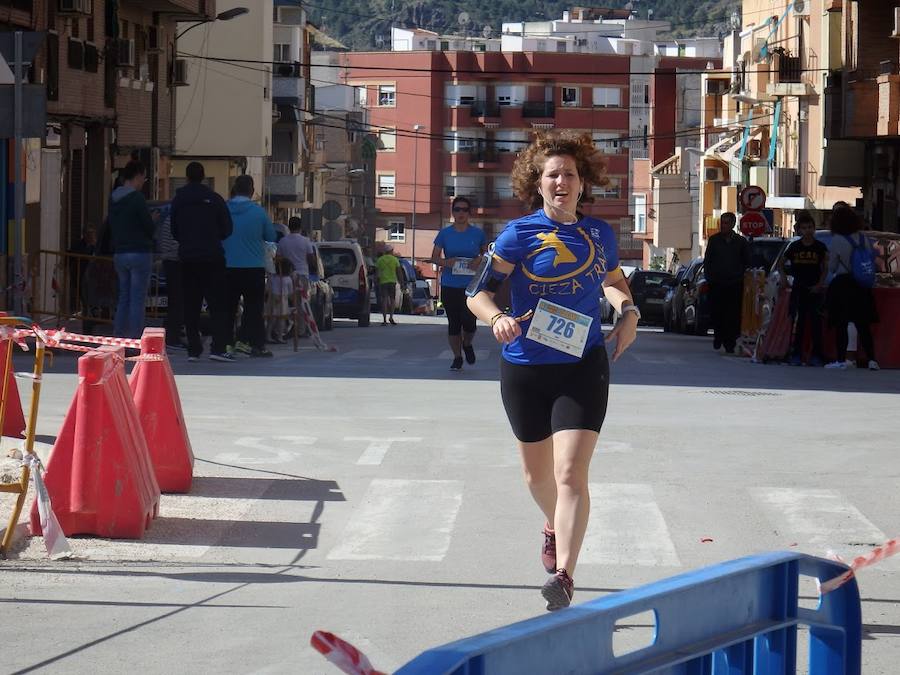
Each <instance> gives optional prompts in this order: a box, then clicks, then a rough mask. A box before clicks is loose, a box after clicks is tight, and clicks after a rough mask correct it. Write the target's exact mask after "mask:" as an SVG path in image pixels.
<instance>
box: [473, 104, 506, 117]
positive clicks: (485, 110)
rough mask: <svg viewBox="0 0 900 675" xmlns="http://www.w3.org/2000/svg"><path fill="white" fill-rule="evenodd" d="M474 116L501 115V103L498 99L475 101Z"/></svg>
mask: <svg viewBox="0 0 900 675" xmlns="http://www.w3.org/2000/svg"><path fill="white" fill-rule="evenodd" d="M472 117H480V118H489V117H490V118H494V117H500V105H499V104H498V103H497V102H496V101H473V102H472Z"/></svg>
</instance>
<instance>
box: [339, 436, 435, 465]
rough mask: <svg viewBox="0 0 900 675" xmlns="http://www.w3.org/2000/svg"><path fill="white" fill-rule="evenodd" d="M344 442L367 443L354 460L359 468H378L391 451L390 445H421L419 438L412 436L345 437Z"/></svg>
mask: <svg viewBox="0 0 900 675" xmlns="http://www.w3.org/2000/svg"><path fill="white" fill-rule="evenodd" d="M344 440H345V441H349V442H354V441H363V442H368V444H369V445H368V446H367V447H366V449H365V450H364V451H363V454H362V455H360V458H359V459H358V460H356V463H357V464H358V465H360V466H378V465H379V464H381V462H382V460H383V459H384V456H385V455H386V454H387V451H388V450H390V449H391V445H392V444H394V443H421V442H422V439H421V438H419V437H412V436H404V437H402V438H372V437H371V436H347V437H346V438H344Z"/></svg>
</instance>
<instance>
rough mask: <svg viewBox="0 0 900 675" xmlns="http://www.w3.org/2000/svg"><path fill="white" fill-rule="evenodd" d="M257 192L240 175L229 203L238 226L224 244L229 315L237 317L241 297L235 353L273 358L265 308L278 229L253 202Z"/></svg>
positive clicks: (229, 208) (247, 179)
mask: <svg viewBox="0 0 900 675" xmlns="http://www.w3.org/2000/svg"><path fill="white" fill-rule="evenodd" d="M253 193H254V185H253V178H251V177H250V176H247V175H243V176H238V177H237V179H236V180H235V181H234V187H232V188H231V199H229V200H228V211H229V212H230V213H231V220H232V222H233V223H234V231H233V232H232V234H231V236H230V237H228V239H226V240H225V241H224V242H223V246H224V248H225V265H226V267H227V270H226V279H227V282H228V301H229V311H230V315H229V316H231V317H235V316H236V314H237V309H238V305H239V303H240V300H241V297H242V296H243V298H244V311H243V314H242V315H241V326H240V329H239V330H238V333H237V336H236V337H237V339H236V340H235V341H233V342H231V343H230V344H232V345H233V349H234V351H237V352H240V353H243V354H249V355H250V356H272V352H270V351H269V350H268V349H266V328H265V320H264V318H263V307H264V303H265V295H266V247H265V242H274V241H275V238H276V237H275V227H274V226H273V225H272V221H271V220H269V216H267V215H266V212H265V211H264V210H263V208H262V207H261V206H260V205H259V204H256V203H254V202H253V201H251V198H252V197H253Z"/></svg>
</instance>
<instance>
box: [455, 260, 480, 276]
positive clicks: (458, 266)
mask: <svg viewBox="0 0 900 675" xmlns="http://www.w3.org/2000/svg"><path fill="white" fill-rule="evenodd" d="M471 262H472V259H471V258H457V259H456V262H454V263H453V274H464V275H466V276H470V277H471V276H474V275H475V270H473V269H471V268H470V267H469V264H470V263H471Z"/></svg>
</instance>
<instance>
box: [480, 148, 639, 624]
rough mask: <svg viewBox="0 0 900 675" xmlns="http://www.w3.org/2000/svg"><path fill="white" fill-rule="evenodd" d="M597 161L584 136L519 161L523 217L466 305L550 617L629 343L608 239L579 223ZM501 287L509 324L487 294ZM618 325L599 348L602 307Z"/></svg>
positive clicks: (515, 177)
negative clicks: (484, 331) (517, 459)
mask: <svg viewBox="0 0 900 675" xmlns="http://www.w3.org/2000/svg"><path fill="white" fill-rule="evenodd" d="M605 171H606V163H605V161H604V159H603V156H602V155H601V153H600V152H599V151H598V150H596V149H595V148H594V145H593V143H592V141H591V137H590V136H589V135H587V134H579V133H575V132H567V131H562V132H549V133H545V134H538V135H537V137H536V138H535V140H534V142H533V143H532V144H531V145H530V146H529V147H528V148H526V149H525V150H524V151H523V152H522V153H520V154H519V156H518V157H517V159H516V162H515V165H514V166H513V172H512V184H513V189H514V190H515V193H516V196H518V197H519V198H520V199H521V200H522V201H523V202H524V203H525V204H527V205H528V206H529V207H530V208H532V209H536V210H535V211H534V212H533V213H531V214H530V215H527V216H525V217H524V218H519V219H518V220H514V221H512V222H510V223H509V224H508V225H507V226H506V229H504V230H503V232H502V233H501V234H500V236H499V237H498V238H497V241H496V243H495V244H494V246H493V247H492V249H491V250H489V252H488V255H486V256H485V257H484V261H483V262H482V265H481V268H480V271H479V275H478V276H477V277H476V278H475V280H474V281H473V282H472V283H471V284H470V285H469V288H468V295H469V299H468V305H469V308H470V309H471V310H472V311H473V312H474V314H475V315H476V316H477V317H478V318H479V319H481V320H482V321H484V322H485V323H487V324H489V325H490V326H491V329H492V330H493V333H494V337H495V338H496V339H497V341H498V342H500V343H502V344H503V345H504V346H503V358H502V359H501V366H500V390H501V397H502V399H503V406H504V408H505V409H506V414H507V417H508V418H509V422H510V425H511V426H512V430H513V433H514V434H515V435H516V438H517V439H518V441H519V450H520V453H521V456H522V464H523V468H524V471H525V480H526V482H527V484H528V487H529V489H530V491H531V494H532V497H533V498H534V500H535V502H537V505H538V506H539V507H540V509H541V511H542V512H543V514H544V517H545V518H546V523H545V525H544V532H543V534H544V543H543V546H542V549H541V557H542V561H543V563H544V567H545V569H546V570H547V572H548V573H549V574H550V575H551V576H550V577H549V579H547V581H546V583H545V584H544V586H543V588H542V589H541V594H542V595H543V597H544V599H545V600H546V602H547V609H548V610H551V611H552V610H557V609H561V608H563V607H567V606H568V605H569V604H570V603H571V601H572V595H573V592H574V583H573V580H572V579H573V576H574V574H575V567H576V564H577V562H578V553H579V551H580V549H581V544H582V541H583V540H584V533H585V530H586V529H587V521H588V514H589V511H590V496H589V494H588V468H589V466H590V461H591V457H592V456H593V454H594V448H595V447H596V445H597V438H598V435H599V432H600V428H601V427H602V425H603V419H604V417H605V415H606V404H607V394H608V389H609V362H608V360H607V355H606V347H605V342H610V343H614V346H615V348H614V350H613V353H612V359H613V361H615V360H616V359H617V358H618V357H619V356H621V355H622V353H623V352H624V351H625V350H626V349H627V348H628V347H629V345H631V343H632V342H633V341H634V339H635V337H636V335H637V323H638V319H639V318H640V312H639V311H638V309H637V307H636V306H635V305H634V303H633V301H632V298H631V293H630V291H629V289H628V284H627V282H626V281H625V278H624V275H623V274H622V270H621V268H620V267H619V256H618V251H617V246H616V234H615V231H614V230H613V229H612V228H611V227H610V226H609V225H608V224H607V223H606V222H604V221H602V220H599V219H596V218H592V217H590V216H585V215H583V214H582V213H581V212H580V211H578V207H579V204H581V203H584V202H588V201H592V199H591V198H590V194H591V186H594V185H604V184H606V182H607V179H606V177H605ZM507 277H509V280H510V296H511V306H512V315H510V314H506V313H505V312H503V311H501V310H500V308H499V307H498V306H497V304H496V303H495V302H494V292H495V291H496V289H497V288H499V286H500V284H501V283H502V282H503V280H504V279H506V278H507ZM604 290H605V293H606V296H607V298H608V299H609V301H610V303H611V304H612V306H613V307H615V308H616V310H618V311H619V313H620V314H621V316H622V319H621V320H620V321H619V322H618V323H617V324H616V327H615V328H614V329H613V331H612V332H611V333H610V334H609V336H608V337H607V338H606V340H605V341H604V338H603V333H602V330H601V326H600V320H601V319H600V297H601V295H602V294H603V293H604Z"/></svg>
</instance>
